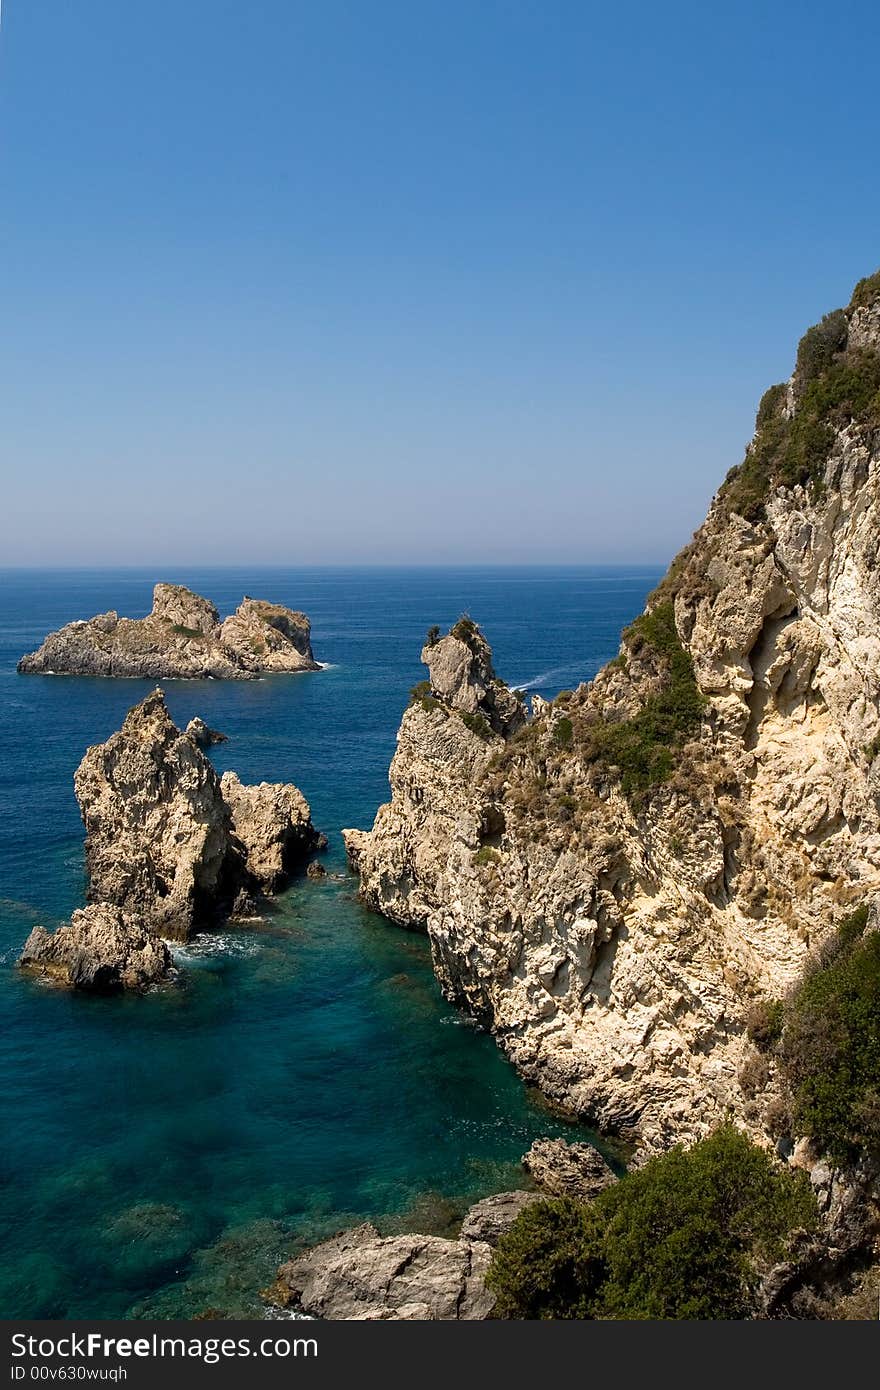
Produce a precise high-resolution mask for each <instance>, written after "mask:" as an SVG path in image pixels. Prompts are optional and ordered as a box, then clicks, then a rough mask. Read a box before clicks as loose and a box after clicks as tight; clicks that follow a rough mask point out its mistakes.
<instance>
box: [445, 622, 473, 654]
mask: <svg viewBox="0 0 880 1390" xmlns="http://www.w3.org/2000/svg"><path fill="white" fill-rule="evenodd" d="M449 635H450V636H451V637H457V638H458V640H459V642H464V644H465V645H466V646H468V647H470V649H471V651H472V652H477V651H479V647H480V629H479V628H478V627H477V625H476V623H475V622H474V621H473V619H472V618H469V617H468V616H467V614H466V613H465V614H463V615H462V617H460V618H459V620H458V622H457V623H456V624H455V626H454V627H453V628H452V629H451V630H450V634H449Z"/></svg>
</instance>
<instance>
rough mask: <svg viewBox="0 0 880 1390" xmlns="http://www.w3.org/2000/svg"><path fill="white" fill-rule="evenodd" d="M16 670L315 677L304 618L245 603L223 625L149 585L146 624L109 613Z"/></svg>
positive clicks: (198, 601) (188, 593)
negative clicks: (277, 673)
mask: <svg viewBox="0 0 880 1390" xmlns="http://www.w3.org/2000/svg"><path fill="white" fill-rule="evenodd" d="M18 670H19V671H21V672H25V673H31V672H37V673H42V674H46V675H61V674H66V675H88V676H146V677H149V678H153V679H157V678H158V679H162V678H171V677H178V678H184V679H190V680H191V679H197V678H200V677H206V676H210V677H213V678H214V679H218V680H220V679H222V680H252V679H254V678H255V677H256V676H259V675H260V674H262V673H264V672H268V671H288V672H291V671H317V670H320V665H319V663H318V662H316V661H315V658H314V655H313V653H312V644H311V625H310V623H309V619H308V618H307V617H306V615H305V613H297V612H294V611H293V610H292V609H290V608H283V607H282V606H281V605H280V604H276V603H266V602H264V601H263V600H261V599H252V598H247V597H245V598H244V599H243V601H242V602H241V603H240V604H239V606H238V608H237V609H236V611H235V613H234V614H233V615H232V616H231V617H229V618H227V619H226V620H225V622H222V623H221V621H220V615H219V613H218V612H217V609H216V608H215V607H214V605H213V603H211V602H210V600H209V599H206V598H202V597H201V595H200V594H194V593H193V592H192V590H190V589H187V588H185V587H184V586H183V585H182V584H157V585H156V586H155V588H154V590H153V607H152V610H151V612H150V613H149V614H148V615H147V617H146V618H120V617H119V614H118V613H116V612H115V611H110V612H108V613H100V614H98V616H97V617H94V618H90V619H88V620H82V619H81V620H78V621H77V622H73V623H68V624H67V625H66V627H63V628H60V629H59V631H57V632H52V633H50V634H49V636H48V637H47V638H46V639H45V641H44V642H43V644H42V646H41V647H40V648H39V649H38V650H37V651H35V652H30V653H29V654H28V655H27V656H23V657H22V658H21V660H20V661H19V663H18Z"/></svg>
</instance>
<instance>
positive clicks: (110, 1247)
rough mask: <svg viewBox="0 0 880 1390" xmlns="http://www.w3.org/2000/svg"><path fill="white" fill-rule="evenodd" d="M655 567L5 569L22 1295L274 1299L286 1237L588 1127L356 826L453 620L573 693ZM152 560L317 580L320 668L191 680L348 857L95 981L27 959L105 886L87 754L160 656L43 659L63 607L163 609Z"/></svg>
mask: <svg viewBox="0 0 880 1390" xmlns="http://www.w3.org/2000/svg"><path fill="white" fill-rule="evenodd" d="M659 577H660V571H659V570H658V569H626V570H624V569H599V568H583V569H527V570H518V569H461V570H458V569H442V570H427V569H420V570H392V569H388V570H376V569H372V570H367V569H362V570H346V569H308V570H295V569H283V570H281V569H272V570H268V569H264V570H258V569H253V570H244V569H241V570H239V569H215V570H175V571H174V572H169V573H162V574H161V575H155V574H147V573H145V572H140V571H135V570H121V571H97V570H96V571H85V570H77V571H74V572H61V571H58V570H54V571H46V572H44V573H40V572H35V571H14V572H12V571H5V572H4V571H0V1243H2V1261H0V1317H6V1318H22V1317H25V1316H27V1317H39V1318H49V1317H54V1318H88V1317H118V1316H147V1317H154V1316H158V1317H191V1316H193V1315H194V1314H196V1313H199V1312H202V1311H204V1310H206V1309H215V1310H217V1311H219V1312H221V1313H223V1314H226V1315H229V1316H236V1315H238V1316H247V1315H250V1316H261V1315H262V1308H263V1305H262V1303H261V1302H260V1299H259V1290H260V1289H261V1288H262V1287H264V1286H265V1285H266V1284H268V1283H269V1282H270V1281H271V1279H272V1276H273V1273H274V1270H275V1268H276V1266H277V1264H278V1263H279V1260H280V1259H281V1258H282V1257H284V1256H287V1255H289V1254H290V1253H292V1252H294V1251H295V1250H296V1249H298V1248H299V1247H300V1246H301V1245H302V1244H303V1243H304V1242H312V1241H314V1240H316V1239H319V1238H321V1237H322V1236H324V1235H327V1234H330V1233H332V1232H334V1231H336V1230H339V1229H340V1228H341V1227H342V1226H344V1225H347V1224H350V1223H352V1222H355V1221H359V1220H364V1219H371V1220H374V1221H375V1222H376V1223H377V1224H378V1225H379V1226H380V1227H381V1228H382V1229H386V1230H394V1229H398V1230H402V1229H406V1228H407V1226H409V1227H410V1228H413V1227H415V1228H416V1229H436V1230H442V1229H443V1227H444V1225H446V1224H448V1223H449V1222H451V1221H452V1220H453V1219H454V1217H455V1215H456V1214H457V1213H458V1214H460V1212H461V1210H462V1209H463V1208H464V1206H465V1205H467V1203H468V1202H470V1201H472V1200H475V1199H476V1198H478V1197H480V1196H482V1195H485V1194H487V1193H489V1192H492V1191H498V1190H502V1189H504V1188H505V1187H508V1186H510V1185H511V1184H512V1183H515V1182H517V1181H518V1179H519V1177H520V1173H519V1169H518V1160H519V1157H520V1155H521V1154H522V1153H523V1152H524V1151H525V1150H526V1149H527V1148H528V1146H529V1144H530V1143H531V1142H532V1140H533V1139H534V1138H536V1137H537V1136H539V1135H542V1134H556V1133H564V1134H568V1135H569V1137H578V1135H579V1131H577V1129H576V1128H575V1127H573V1126H570V1125H568V1124H566V1122H565V1121H564V1120H563V1119H562V1118H560V1117H559V1116H558V1115H554V1114H553V1113H552V1111H551V1110H550V1109H549V1108H548V1107H547V1106H545V1105H543V1104H542V1103H541V1101H540V1099H539V1098H538V1097H536V1096H535V1095H533V1094H530V1093H529V1092H528V1091H527V1089H526V1087H525V1086H524V1085H523V1083H522V1082H521V1081H520V1080H519V1079H518V1077H517V1076H516V1075H515V1073H514V1072H513V1070H512V1069H511V1068H510V1067H509V1066H508V1064H507V1063H506V1062H505V1061H504V1060H503V1058H502V1057H501V1055H500V1053H499V1052H498V1050H497V1048H496V1047H495V1044H494V1043H493V1041H492V1039H491V1038H490V1037H488V1036H487V1035H485V1034H484V1033H481V1032H480V1031H478V1030H477V1029H476V1028H475V1027H474V1026H473V1025H472V1024H471V1023H470V1022H469V1021H468V1020H467V1019H466V1018H464V1017H462V1016H461V1015H459V1014H458V1013H457V1012H456V1011H455V1010H454V1009H453V1008H451V1007H450V1006H449V1005H447V1004H446V1003H444V1001H443V1000H442V999H441V997H440V993H439V990H438V988H437V986H436V983H435V981H434V978H433V975H432V973H431V969H430V959H429V953H428V949H427V944H426V942H425V941H424V940H423V939H422V938H421V937H419V936H416V935H412V934H408V933H406V932H403V931H400V930H399V929H398V928H396V927H393V926H392V925H391V924H389V923H387V922H385V921H384V920H383V919H381V918H379V917H376V916H373V915H370V914H368V913H366V912H365V911H364V910H363V909H362V908H361V907H360V906H359V905H358V903H357V901H356V896H355V889H356V884H355V881H354V879H353V878H351V877H350V876H349V875H347V874H346V871H345V860H344V854H343V850H342V842H341V839H340V836H339V830H340V828H341V827H342V826H346V825H350V826H363V827H368V826H369V825H370V824H371V823H372V820H373V815H374V813H375V810H376V807H377V806H378V805H379V804H380V802H382V801H383V800H385V799H386V797H387V793H388V782H387V773H388V764H389V762H390V759H391V756H392V753H393V751H394V740H395V733H396V730H397V726H398V723H399V720H400V715H401V712H402V710H403V708H404V706H405V705H406V702H407V695H408V691H409V689H410V687H411V686H412V685H414V684H415V683H416V682H417V681H418V680H420V679H422V678H423V676H424V671H423V668H422V667H421V666H420V663H419V651H420V649H421V645H422V641H423V638H424V634H425V631H426V629H427V628H428V627H429V625H431V624H432V623H438V624H440V625H441V626H446V625H449V624H450V623H452V622H454V621H455V619H456V618H457V617H458V616H459V615H460V614H461V613H463V612H467V613H469V614H470V615H471V616H472V617H473V618H474V619H475V620H476V621H478V622H479V623H480V624H481V626H482V627H483V629H484V631H485V633H486V635H487V637H488V638H489V641H490V642H491V643H492V645H493V647H494V650H495V662H496V667H497V669H498V671H499V674H501V675H503V676H504V677H505V678H506V679H507V680H508V681H509V683H510V684H511V685H513V686H520V687H525V688H526V689H527V690H530V691H539V692H540V693H541V694H543V695H548V696H550V695H553V694H555V693H556V692H557V691H559V690H560V689H563V688H566V687H571V686H574V685H576V684H577V683H578V682H579V681H581V680H585V679H588V678H589V677H591V676H592V675H593V674H594V673H595V672H596V670H597V669H598V667H599V666H600V665H601V664H602V663H604V662H605V661H606V660H607V659H608V658H609V657H611V656H613V655H614V653H615V652H616V650H617V646H618V639H619V633H620V629H621V627H622V626H623V625H624V624H625V623H627V622H628V621H630V620H631V619H632V618H633V617H634V616H635V614H636V613H637V612H639V611H640V609H641V608H642V605H643V602H644V599H645V596H646V594H647V593H648V591H649V590H650V589H651V588H652V587H653V586H654V584H655V583H656V582H657V580H658V578H659ZM155 578H162V579H167V580H172V581H174V582H179V583H184V584H188V585H190V586H191V587H192V588H194V589H196V590H197V591H198V592H199V593H202V594H205V595H207V596H208V597H209V598H211V599H213V600H214V602H215V603H216V604H217V605H218V607H219V609H220V612H221V614H224V615H225V614H226V613H228V612H230V611H231V610H232V609H233V608H234V607H235V606H236V604H237V603H238V602H239V601H240V600H241V598H242V596H243V595H244V594H245V593H247V594H251V595H253V596H255V597H262V598H268V599H272V600H274V601H277V602H279V603H284V604H289V605H290V606H292V607H294V608H301V609H304V610H305V611H306V612H307V613H308V614H309V615H310V617H311V619H312V636H313V644H314V649H315V654H316V656H317V658H318V659H319V660H320V661H323V662H327V663H329V667H328V669H326V670H324V671H321V672H317V673H314V674H305V675H299V676H277V677H272V678H269V679H265V680H260V681H255V682H211V681H205V682H201V681H185V682H184V681H177V682H168V683H166V685H165V690H166V695H167V699H168V704H169V707H170V709H171V713H172V715H173V716H174V718H175V719H176V720H177V722H178V724H181V725H182V724H185V723H186V721H187V720H188V719H190V718H191V717H192V716H193V715H195V714H200V715H202V716H203V717H204V718H205V719H206V720H207V722H208V723H209V724H210V725H212V726H214V727H216V728H219V729H221V730H222V731H223V732H224V733H226V734H228V735H229V742H228V743H225V744H222V745H220V746H219V747H218V748H216V749H215V750H213V758H214V761H215V763H216V765H217V767H218V770H220V771H223V770H225V769H226V768H234V769H235V770H236V771H237V772H239V773H240V774H241V776H242V778H243V779H244V780H245V781H260V780H268V781H293V782H295V783H296V784H297V785H298V786H299V787H300V788H301V789H302V790H303V792H304V793H305V795H306V796H307V797H308V799H309V801H310V803H311V807H312V815H313V819H314V821H315V824H316V825H317V826H319V827H320V828H321V829H323V830H324V831H325V832H326V833H327V834H328V835H329V837H330V849H329V852H328V855H327V857H326V860H325V863H326V865H327V867H328V869H329V870H330V871H331V874H335V875H337V876H336V877H330V878H329V879H328V880H325V881H322V882H311V881H308V880H306V879H300V880H297V881H295V882H294V883H293V884H292V885H291V887H290V888H289V890H288V891H286V892H285V893H284V894H282V895H281V896H279V897H278V898H277V899H276V900H275V901H274V902H273V903H272V904H271V910H270V911H268V912H267V914H266V917H265V920H264V922H263V923H262V924H260V925H257V926H253V927H248V928H246V929H242V930H234V931H231V930H223V931H219V932H216V933H214V934H212V935H205V936H203V937H201V938H199V939H198V940H197V941H196V942H195V943H194V944H192V945H190V946H188V947H187V948H185V949H184V950H181V951H180V952H179V953H178V959H179V964H180V967H181V973H180V980H179V983H178V985H177V986H176V987H174V988H171V989H168V990H163V991H159V992H156V993H153V994H150V995H147V996H145V997H140V998H137V997H135V998H121V997H120V998H109V999H102V998H89V997H85V996H79V995H74V994H71V993H67V992H65V991H62V990H59V989H57V988H53V987H50V986H47V985H44V984H40V983H38V982H35V981H33V980H31V979H28V978H26V977H23V976H22V975H21V974H20V973H19V972H18V971H17V970H16V968H15V959H16V955H17V953H18V951H19V949H20V947H21V944H22V943H23V941H24V939H25V937H26V936H27V934H28V932H29V930H30V928H31V927H32V926H33V925H34V924H35V923H36V922H43V923H45V924H46V925H50V926H51V925H54V924H55V923H57V922H60V921H61V920H63V919H64V918H65V917H67V916H68V915H69V914H70V912H71V911H72V910H73V909H74V908H75V907H77V906H80V905H82V903H83V901H84V878H83V857H82V841H83V831H82V826H81V824H80V820H79V813H78V809H77V805H76V801H75V799H74V795H73V772H74V769H75V768H76V766H77V764H78V763H79V761H80V759H81V757H82V755H83V752H84V750H85V748H86V747H87V746H88V745H89V744H91V743H95V742H98V741H100V740H103V739H106V738H107V737H108V736H109V735H110V734H111V733H112V732H113V731H114V730H116V729H117V728H118V727H119V725H120V723H121V721H122V719H123V717H124V715H125V713H126V711H127V710H128V708H129V707H130V706H131V705H132V704H134V703H135V702H136V701H138V700H140V699H141V698H142V697H143V696H144V695H145V694H146V693H147V691H148V689H149V688H150V686H151V684H152V683H151V682H142V681H125V680H98V679H88V678H80V677H46V676H19V675H18V674H16V671H15V663H16V661H17V659H18V657H19V656H21V654H22V653H23V652H26V651H30V650H32V649H33V648H35V647H36V646H37V645H38V644H39V643H40V641H41V640H42V639H43V637H44V636H45V634H46V633H47V632H49V631H50V630H52V629H54V628H58V627H60V626H61V625H62V624H63V623H66V622H69V621H70V620H71V619H74V618H81V617H89V616H91V615H92V614H94V613H98V612H103V611H105V610H106V609H108V608H116V609H117V610H118V611H119V612H120V613H122V614H126V615H128V616H132V617H137V616H141V615H143V614H145V613H146V612H148V611H149V608H150V601H151V588H152V583H153V580H154V579H155Z"/></svg>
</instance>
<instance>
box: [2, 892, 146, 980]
mask: <svg viewBox="0 0 880 1390" xmlns="http://www.w3.org/2000/svg"><path fill="white" fill-rule="evenodd" d="M18 963H19V965H20V966H22V968H24V969H27V970H30V971H32V972H34V973H35V974H40V975H45V976H48V977H50V978H52V979H54V980H57V981H58V982H59V983H62V984H66V985H71V986H72V987H73V988H74V989H82V990H91V991H94V992H96V993H105V994H109V993H113V992H115V991H117V990H121V989H131V990H144V989H147V988H148V987H149V986H150V985H152V984H156V983H157V982H158V981H160V980H163V979H165V978H166V977H167V976H168V975H169V974H170V973H171V970H172V961H171V952H170V951H169V950H168V947H167V946H166V945H165V942H164V941H161V940H160V939H159V938H158V937H157V936H154V935H153V933H152V932H149V931H147V930H146V929H145V928H144V926H143V924H142V923H141V922H140V921H138V919H137V918H136V917H133V916H131V915H130V914H129V913H127V912H123V911H121V909H120V908H118V907H112V906H110V905H109V904H107V903H94V904H93V905H92V906H91V907H85V908H81V909H80V910H79V911H77V912H74V914H73V916H72V917H71V919H70V921H69V922H68V923H67V925H66V926H63V927H59V928H58V929H57V931H54V932H48V931H46V929H45V927H34V929H33V931H32V932H31V934H30V936H29V937H28V939H27V941H26V942H25V945H24V950H23V951H22V953H21V956H20V958H19V962H18Z"/></svg>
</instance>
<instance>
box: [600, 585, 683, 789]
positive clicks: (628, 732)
mask: <svg viewBox="0 0 880 1390" xmlns="http://www.w3.org/2000/svg"><path fill="white" fill-rule="evenodd" d="M623 636H624V641H625V643H626V645H627V646H628V648H629V650H630V652H631V653H632V654H633V655H634V656H641V657H643V658H645V659H650V660H652V661H653V663H654V664H655V665H657V666H658V667H659V668H660V670H661V671H662V684H661V688H660V689H659V691H657V693H656V694H654V695H651V696H649V698H648V699H647V700H646V701H645V704H644V705H643V706H642V708H641V709H640V710H639V712H638V714H636V715H634V716H633V718H632V719H625V720H622V721H621V722H619V723H616V724H612V723H609V722H607V721H604V722H602V723H601V724H599V725H598V726H596V727H595V728H594V729H593V730H592V741H593V749H594V753H595V755H596V756H598V757H600V758H602V759H603V760H604V761H605V762H608V763H611V764H613V765H614V766H615V767H619V768H620V772H621V779H622V784H623V790H624V792H625V793H626V795H627V796H630V795H632V794H633V793H640V792H644V791H646V790H647V789H648V788H649V787H652V786H656V785H658V784H659V783H662V782H665V781H667V779H668V778H669V776H670V775H671V773H672V770H673V768H674V766H675V754H676V750H677V749H678V748H679V747H680V745H681V744H682V743H683V742H684V740H685V739H687V738H688V737H690V736H691V735H693V734H695V733H696V731H697V729H698V728H699V726H700V716H701V713H702V710H703V707H704V705H705V700H704V698H703V696H702V695H701V694H700V692H699V690H698V688H697V683H696V680H695V679H694V667H693V662H692V661H691V658H690V655H689V653H688V652H686V651H685V649H684V648H683V647H682V645H681V642H680V641H679V639H678V632H677V630H676V626H675V610H674V607H673V604H672V603H671V602H667V603H661V604H658V606H657V607H656V608H653V609H651V611H650V612H648V613H643V614H642V616H641V617H640V618H636V620H635V622H634V623H632V625H631V626H630V627H628V628H627V629H626V631H625V632H624V634H623Z"/></svg>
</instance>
